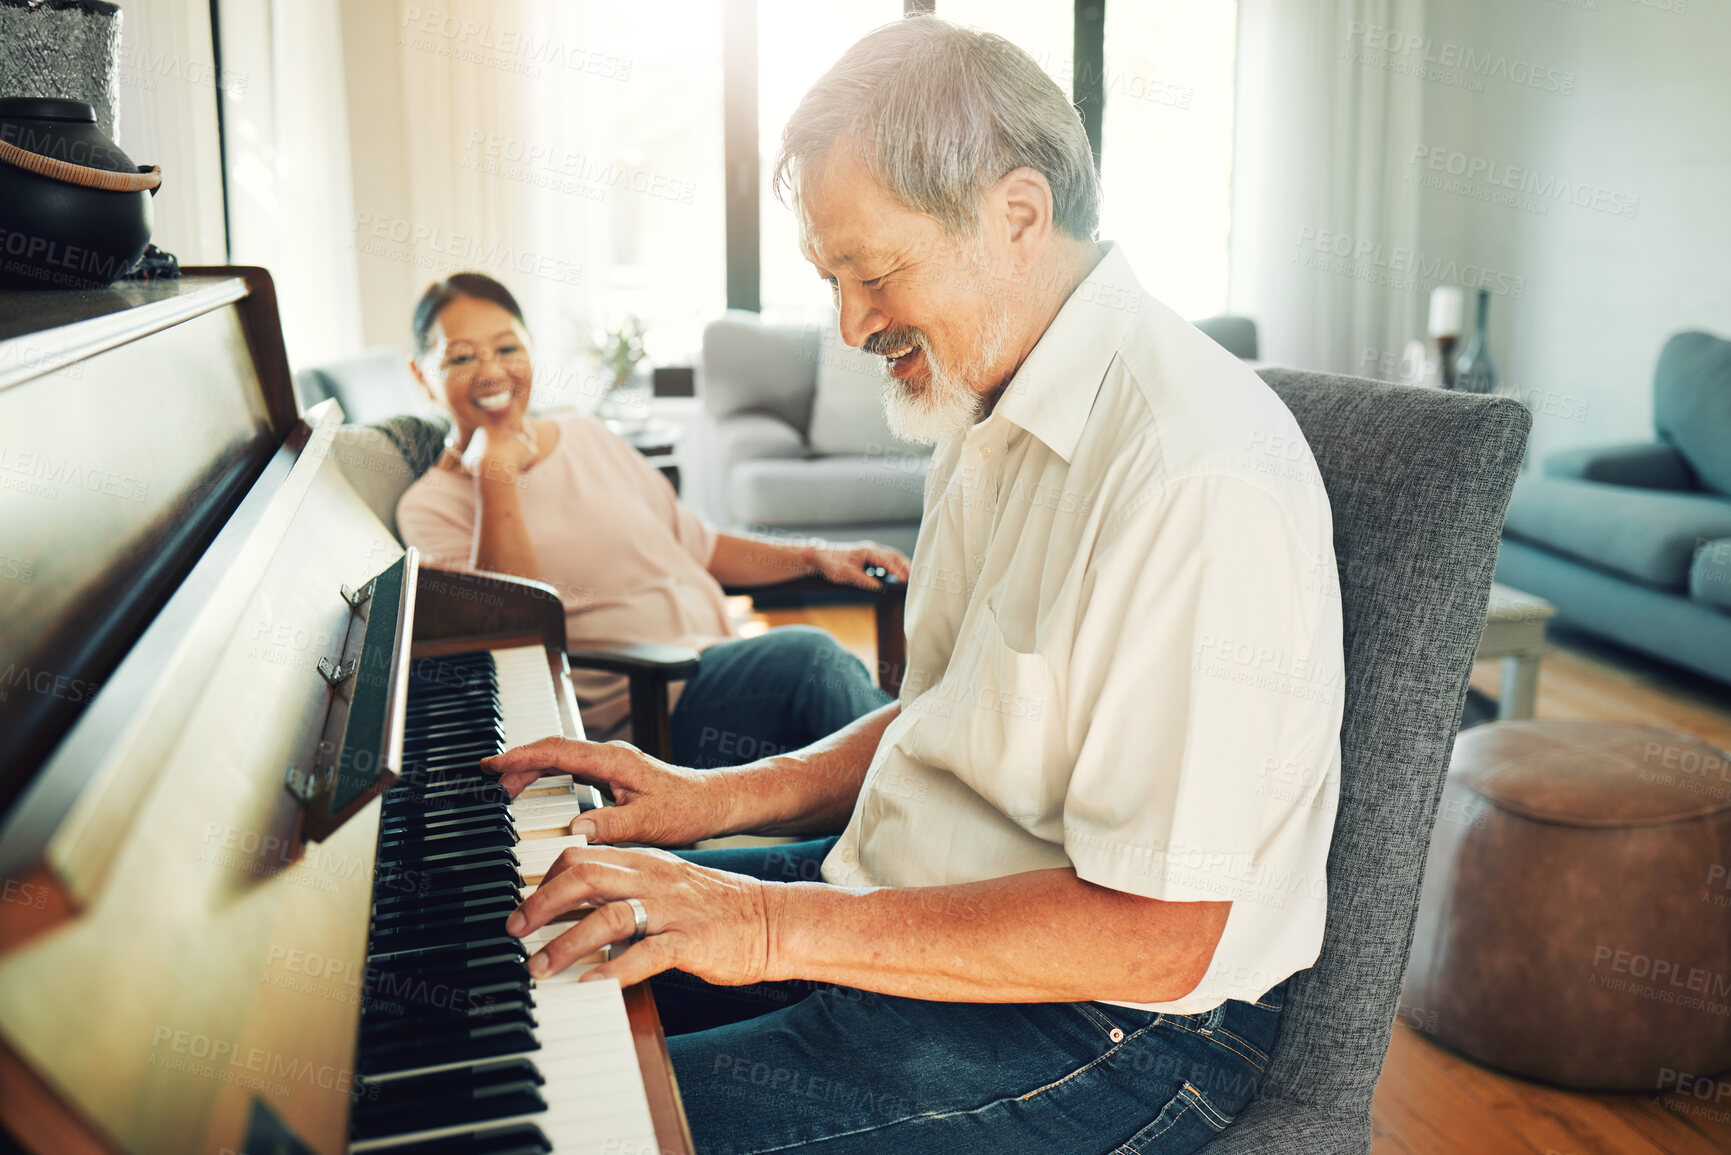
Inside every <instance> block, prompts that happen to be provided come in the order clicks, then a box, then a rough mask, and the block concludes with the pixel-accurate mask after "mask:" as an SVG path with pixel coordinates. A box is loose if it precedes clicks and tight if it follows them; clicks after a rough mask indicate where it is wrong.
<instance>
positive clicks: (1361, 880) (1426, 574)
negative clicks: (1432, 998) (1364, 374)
mask: <svg viewBox="0 0 1731 1155" xmlns="http://www.w3.org/2000/svg"><path fill="white" fill-rule="evenodd" d="M1261 374H1262V377H1263V379H1264V380H1266V381H1267V382H1268V383H1269V385H1271V386H1272V387H1273V388H1274V391H1275V392H1276V393H1277V394H1279V395H1280V398H1281V400H1283V401H1284V402H1285V403H1286V406H1287V408H1289V409H1290V410H1291V411H1292V413H1293V416H1295V417H1296V418H1297V419H1298V424H1299V426H1300V428H1302V429H1303V430H1304V435H1305V438H1306V439H1307V440H1308V441H1309V442H1310V447H1311V451H1312V452H1313V453H1314V454H1315V457H1316V463H1317V466H1318V468H1319V469H1320V471H1321V473H1322V480H1323V484H1324V485H1325V486H1326V487H1327V490H1328V497H1329V504H1330V506H1331V508H1332V510H1333V514H1334V549H1335V557H1336V562H1337V564H1338V567H1339V574H1340V595H1341V608H1342V612H1343V615H1344V626H1345V649H1346V652H1345V657H1346V679H1345V681H1346V705H1345V717H1344V719H1343V720H1342V722H1341V734H1340V746H1341V751H1340V752H1341V770H1340V809H1339V812H1338V813H1337V815H1336V817H1335V824H1334V842H1333V845H1332V847H1331V848H1330V851H1329V856H1328V921H1327V925H1326V929H1325V931H1324V934H1323V945H1322V953H1321V956H1320V957H1319V958H1318V959H1317V961H1316V965H1315V966H1313V967H1311V968H1310V969H1309V970H1306V971H1303V972H1301V973H1299V974H1298V975H1295V976H1293V978H1292V980H1291V981H1290V983H1289V985H1288V988H1287V1001H1286V1010H1285V1013H1284V1014H1283V1016H1282V1021H1281V1027H1280V1037H1279V1039H1278V1041H1277V1043H1276V1045H1275V1049H1274V1053H1273V1055H1272V1056H1271V1061H1270V1064H1269V1069H1268V1072H1267V1074H1266V1076H1265V1077H1264V1081H1263V1085H1262V1088H1261V1090H1260V1091H1259V1093H1258V1096H1257V1098H1256V1099H1255V1100H1254V1101H1253V1102H1252V1103H1251V1104H1250V1106H1249V1107H1247V1108H1246V1109H1245V1110H1244V1111H1243V1112H1242V1113H1240V1115H1239V1117H1238V1119H1237V1121H1235V1122H1234V1123H1233V1124H1232V1125H1231V1126H1230V1127H1228V1128H1227V1129H1226V1130H1225V1131H1224V1132H1222V1133H1221V1134H1220V1136H1219V1137H1218V1138H1216V1139H1215V1140H1213V1141H1212V1142H1211V1143H1210V1144H1209V1145H1208V1146H1207V1148H1206V1150H1207V1152H1208V1155H1252V1153H1254V1155H1264V1153H1265V1152H1269V1151H1303V1152H1306V1155H1321V1153H1325V1152H1328V1153H1332V1152H1365V1151H1368V1150H1370V1139H1371V1132H1370V1109H1371V1097H1372V1095H1373V1094H1374V1093H1375V1090H1376V1081H1377V1078H1378V1076H1379V1075H1380V1074H1381V1072H1382V1063H1383V1058H1384V1057H1385V1056H1386V1054H1387V1052H1388V1043H1389V1036H1390V1032H1391V1030H1392V1028H1393V1025H1394V1019H1395V1004H1396V1001H1397V1000H1398V998H1399V996H1400V985H1401V977H1402V975H1403V973H1404V972H1405V970H1406V963H1407V955H1408V953H1409V951H1410V950H1411V948H1412V936H1413V926H1414V921H1415V918H1416V916H1417V912H1418V897H1419V883H1420V882H1421V880H1422V878H1423V875H1424V866H1425V851H1426V847H1427V846H1428V845H1429V843H1430V835H1431V828H1432V826H1433V825H1434V823H1435V820H1436V809H1437V801H1438V798H1439V797H1440V795H1441V793H1442V785H1443V777H1444V774H1445V773H1446V772H1447V769H1448V760H1449V753H1450V751H1451V749H1452V747H1453V744H1454V736H1455V729H1456V726H1457V724H1458V722H1459V719H1460V716H1461V706H1462V704H1463V702H1464V701H1465V698H1466V690H1467V676H1468V674H1469V672H1470V671H1471V667H1472V660H1473V653H1474V651H1475V650H1476V649H1477V648H1478V642H1479V635H1480V633H1481V632H1482V631H1483V629H1484V624H1485V607H1486V603H1487V601H1488V599H1489V594H1490V584H1491V571H1492V569H1493V567H1494V565H1495V562H1496V552H1497V538H1498V535H1499V533H1500V531H1501V529H1502V524H1503V512H1504V509H1505V507H1506V506H1507V504H1508V499H1509V491H1510V489H1511V488H1512V487H1513V485H1514V480H1515V474H1516V472H1517V470H1518V469H1519V468H1520V464H1521V455H1522V452H1523V451H1524V449H1525V447H1526V440H1527V431H1528V429H1529V428H1530V427H1531V424H1532V414H1531V413H1530V412H1528V410H1527V409H1526V407H1524V406H1523V405H1521V404H1520V402H1518V401H1515V400H1514V399H1513V398H1508V397H1489V396H1476V395H1468V394H1460V393H1451V392H1444V391H1442V390H1438V389H1427V388H1422V387H1416V386H1405V385H1385V384H1381V383H1378V382H1372V381H1364V380H1359V379H1357V378H1352V377H1337V376H1331V375H1325V374H1319V373H1307V372H1301V371H1298V370H1292V369H1264V370H1261Z"/></svg>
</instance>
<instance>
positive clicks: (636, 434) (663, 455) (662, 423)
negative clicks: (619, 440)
mask: <svg viewBox="0 0 1731 1155" xmlns="http://www.w3.org/2000/svg"><path fill="white" fill-rule="evenodd" d="M607 428H609V429H611V430H612V431H613V432H615V433H617V434H619V436H621V437H623V438H624V439H625V442H626V444H628V445H630V446H631V448H633V449H635V450H637V452H639V453H641V454H642V455H643V456H644V457H647V458H648V459H649V464H651V465H653V466H655V468H657V469H659V470H660V471H661V472H662V474H663V475H664V476H665V477H666V478H667V480H668V481H670V482H672V483H673V492H674V493H678V492H679V454H678V452H677V451H678V449H679V440H680V438H681V437H682V436H683V435H684V433H685V431H684V430H683V429H681V428H680V427H679V426H677V425H675V424H674V423H673V422H671V421H667V420H664V419H662V418H660V417H648V418H643V419H641V420H630V421H618V420H609V421H608V422H607Z"/></svg>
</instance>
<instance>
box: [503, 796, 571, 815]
mask: <svg viewBox="0 0 1731 1155" xmlns="http://www.w3.org/2000/svg"><path fill="white" fill-rule="evenodd" d="M582 808H583V800H582V799H581V798H579V797H578V796H577V795H575V794H552V795H547V796H545V797H543V796H540V795H537V796H535V797H531V798H521V797H519V798H514V799H512V800H511V817H512V818H532V817H535V816H536V815H539V814H548V813H552V812H554V811H560V810H573V811H575V810H581V809H582Z"/></svg>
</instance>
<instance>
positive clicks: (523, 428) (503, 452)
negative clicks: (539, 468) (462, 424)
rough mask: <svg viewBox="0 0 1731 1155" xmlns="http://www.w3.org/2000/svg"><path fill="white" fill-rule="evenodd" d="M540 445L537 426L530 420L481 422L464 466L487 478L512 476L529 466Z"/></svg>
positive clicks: (507, 478)
mask: <svg viewBox="0 0 1731 1155" xmlns="http://www.w3.org/2000/svg"><path fill="white" fill-rule="evenodd" d="M539 449H540V445H539V444H538V442H537V439H536V436H535V429H534V427H533V426H532V425H530V424H528V423H527V422H524V421H521V420H519V421H517V422H516V423H515V424H513V425H498V426H487V425H479V426H476V428H475V432H474V435H473V436H472V437H470V438H469V445H468V448H466V449H464V450H463V467H464V468H465V469H467V470H468V471H469V472H470V473H473V474H474V475H475V476H477V477H480V478H481V479H483V480H487V479H489V478H503V479H506V480H509V479H511V478H514V477H515V476H516V475H517V474H519V473H521V472H523V470H525V469H527V468H528V467H529V463H530V462H532V461H534V460H535V454H536V453H537V452H538V451H539Z"/></svg>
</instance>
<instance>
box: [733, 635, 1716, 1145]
mask: <svg viewBox="0 0 1731 1155" xmlns="http://www.w3.org/2000/svg"><path fill="white" fill-rule="evenodd" d="M757 617H758V618H759V619H760V620H762V621H763V622H764V623H765V627H767V626H769V625H778V626H779V625H791V624H795V623H806V624H809V625H814V626H821V627H823V628H824V629H827V630H829V631H830V632H831V633H833V634H834V635H835V637H836V639H837V640H838V641H839V642H840V643H841V644H842V645H843V646H845V647H846V648H847V649H848V650H849V651H851V652H852V653H854V654H856V655H858V656H859V657H860V659H861V660H863V661H865V662H866V663H867V668H868V669H870V668H871V663H872V662H873V661H874V660H875V657H876V654H875V649H874V641H873V636H872V619H871V613H870V611H869V610H868V609H867V608H866V607H863V606H824V607H816V608H811V609H804V610H780V611H773V612H770V613H766V614H759V615H757ZM760 628H763V627H760ZM1552 641H1553V642H1554V643H1556V644H1557V645H1558V649H1557V651H1556V652H1555V653H1553V654H1552V655H1550V656H1549V657H1547V658H1546V659H1545V661H1544V664H1543V666H1542V667H1541V673H1540V676H1539V700H1538V716H1539V717H1541V718H1563V719H1577V720H1587V721H1606V722H1632V723H1641V724H1646V725H1653V726H1663V727H1665V728H1667V729H1670V730H1674V731H1676V732H1678V733H1680V734H1687V735H1689V736H1690V737H1693V738H1697V739H1700V740H1701V741H1704V742H1710V743H1712V744H1713V745H1715V746H1718V747H1720V748H1721V749H1731V695H1727V693H1726V692H1725V690H1724V688H1723V687H1717V686H1715V685H1714V684H1713V683H1710V682H1707V681H1704V680H1701V679H1695V678H1690V677H1687V676H1684V675H1679V674H1677V673H1674V672H1672V671H1670V670H1668V669H1667V668H1665V667H1663V666H1660V665H1658V664H1655V663H1648V662H1646V661H1644V660H1642V659H1640V658H1638V657H1636V656H1634V655H1630V654H1628V653H1626V652H1625V651H1621V650H1617V649H1614V648H1611V647H1607V646H1603V645H1600V644H1598V643H1595V642H1593V641H1591V640H1590V639H1587V638H1583V637H1579V636H1575V635H1571V634H1566V633H1562V632H1560V631H1558V632H1554V633H1553V637H1552ZM1498 677H1499V664H1498V663H1496V662H1481V663H1479V666H1478V667H1476V668H1475V669H1474V670H1473V678H1472V684H1473V688H1474V689H1476V690H1479V691H1481V692H1483V693H1486V694H1489V695H1491V696H1492V697H1493V698H1494V697H1495V696H1496V692H1497V684H1498ZM1727 1078H1728V1079H1731V1076H1727ZM1726 1087H1727V1089H1726V1093H1725V1098H1724V1099H1723V1100H1721V1101H1719V1102H1717V1103H1715V1102H1714V1101H1713V1098H1712V1096H1711V1095H1709V1097H1708V1098H1706V1099H1705V1101H1703V1100H1700V1099H1695V1098H1692V1097H1689V1096H1686V1095H1680V1094H1670V1095H1663V1096H1659V1095H1648V1094H1625V1095H1603V1094H1582V1093H1580V1092H1575V1091H1564V1090H1559V1089H1557V1088H1555V1087H1548V1086H1544V1085H1542V1084H1539V1083H1533V1082H1530V1081H1528V1080H1525V1079H1519V1078H1515V1077H1512V1076H1508V1075H1503V1074H1499V1073H1497V1072H1495V1071H1491V1070H1488V1069H1486V1068H1484V1067H1481V1066H1479V1065H1477V1064H1476V1063H1473V1062H1471V1061H1469V1060H1467V1059H1463V1058H1461V1057H1460V1056H1458V1055H1455V1054H1453V1053H1451V1052H1449V1051H1447V1050H1445V1049H1443V1048H1442V1047H1440V1046H1438V1045H1436V1044H1435V1043H1433V1042H1431V1041H1429V1040H1428V1039H1426V1038H1425V1037H1424V1036H1423V1035H1421V1034H1419V1033H1417V1032H1415V1031H1413V1030H1411V1029H1409V1028H1408V1027H1406V1026H1405V1025H1402V1024H1396V1026H1395V1030H1394V1039H1393V1042H1392V1044H1391V1045H1390V1047H1389V1053H1388V1061H1387V1063H1386V1064H1385V1065H1384V1067H1383V1073H1382V1082H1381V1083H1380V1084H1379V1085H1378V1087H1377V1093H1376V1106H1375V1113H1374V1116H1373V1119H1372V1126H1373V1129H1374V1132H1375V1139H1374V1142H1373V1144H1372V1148H1371V1150H1372V1152H1373V1155H1444V1153H1447V1155H1454V1153H1457V1152H1465V1153H1471V1155H1716V1153H1724V1152H1731V1083H1727V1084H1726Z"/></svg>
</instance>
